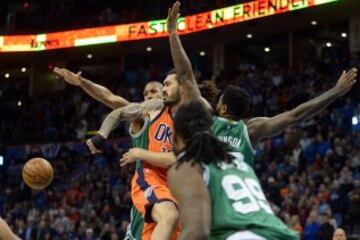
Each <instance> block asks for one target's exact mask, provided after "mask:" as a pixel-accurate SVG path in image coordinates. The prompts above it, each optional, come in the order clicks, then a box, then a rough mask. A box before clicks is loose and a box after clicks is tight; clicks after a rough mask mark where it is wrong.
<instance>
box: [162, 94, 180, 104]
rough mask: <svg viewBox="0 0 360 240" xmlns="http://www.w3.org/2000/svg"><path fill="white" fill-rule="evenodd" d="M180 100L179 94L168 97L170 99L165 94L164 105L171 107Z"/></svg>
mask: <svg viewBox="0 0 360 240" xmlns="http://www.w3.org/2000/svg"><path fill="white" fill-rule="evenodd" d="M180 100H181V97H180V93H179V92H176V93H174V95H173V96H170V97H169V96H168V95H167V94H165V99H164V103H165V105H167V106H170V107H171V106H174V105H176V104H178V103H179V102H180Z"/></svg>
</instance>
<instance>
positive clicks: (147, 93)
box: [143, 83, 164, 101]
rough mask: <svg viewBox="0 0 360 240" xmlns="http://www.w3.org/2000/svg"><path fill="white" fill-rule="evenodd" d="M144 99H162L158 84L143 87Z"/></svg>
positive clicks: (160, 88)
mask: <svg viewBox="0 0 360 240" xmlns="http://www.w3.org/2000/svg"><path fill="white" fill-rule="evenodd" d="M143 95H144V99H145V101H146V100H150V99H163V98H164V95H163V92H162V87H161V86H160V84H152V83H149V84H147V85H146V86H145V89H144V92H143Z"/></svg>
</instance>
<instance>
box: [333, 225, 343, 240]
mask: <svg viewBox="0 0 360 240" xmlns="http://www.w3.org/2000/svg"><path fill="white" fill-rule="evenodd" d="M332 240H346V233H345V231H344V230H343V229H341V228H338V229H336V231H335V232H334V235H333V238H332Z"/></svg>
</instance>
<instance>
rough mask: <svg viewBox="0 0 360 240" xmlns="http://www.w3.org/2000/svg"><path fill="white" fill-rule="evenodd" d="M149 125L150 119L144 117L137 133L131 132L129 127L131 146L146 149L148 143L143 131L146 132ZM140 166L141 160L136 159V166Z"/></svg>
mask: <svg viewBox="0 0 360 240" xmlns="http://www.w3.org/2000/svg"><path fill="white" fill-rule="evenodd" d="M149 127H150V119H149V118H148V117H146V118H145V119H144V124H143V127H142V129H141V130H140V132H138V133H132V130H131V127H130V129H129V134H130V137H131V144H132V147H133V148H143V149H147V148H148V145H149V138H148V136H147V135H146V134H143V133H144V132H147V130H148V129H149ZM140 166H141V161H140V160H138V161H136V168H138V167H140Z"/></svg>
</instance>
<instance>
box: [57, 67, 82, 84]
mask: <svg viewBox="0 0 360 240" xmlns="http://www.w3.org/2000/svg"><path fill="white" fill-rule="evenodd" d="M53 71H54V73H56V74H57V75H59V76H60V77H63V78H64V80H65V81H66V82H67V83H69V84H71V85H74V86H80V84H81V81H82V80H81V71H80V72H78V73H73V72H71V71H70V70H68V69H66V68H58V67H55V68H54V70H53Z"/></svg>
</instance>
